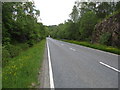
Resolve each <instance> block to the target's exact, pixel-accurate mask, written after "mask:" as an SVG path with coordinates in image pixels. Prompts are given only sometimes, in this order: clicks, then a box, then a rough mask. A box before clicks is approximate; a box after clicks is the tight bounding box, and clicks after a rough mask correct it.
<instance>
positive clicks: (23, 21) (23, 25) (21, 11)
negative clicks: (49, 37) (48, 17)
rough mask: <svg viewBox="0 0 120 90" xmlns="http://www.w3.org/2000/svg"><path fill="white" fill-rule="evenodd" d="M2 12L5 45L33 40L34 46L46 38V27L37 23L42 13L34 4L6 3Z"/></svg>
mask: <svg viewBox="0 0 120 90" xmlns="http://www.w3.org/2000/svg"><path fill="white" fill-rule="evenodd" d="M2 12H3V15H2V21H3V32H2V34H3V36H4V37H3V45H5V44H8V43H12V42H13V41H18V42H20V43H25V42H29V41H32V40H33V41H34V42H33V44H34V43H35V42H38V41H40V40H41V39H43V38H44V35H45V31H44V26H43V24H42V23H38V22H37V18H38V16H39V13H40V11H38V10H36V9H35V6H34V3H33V2H25V3H21V2H14V3H13V2H4V3H3V9H2ZM33 44H31V43H30V45H33Z"/></svg>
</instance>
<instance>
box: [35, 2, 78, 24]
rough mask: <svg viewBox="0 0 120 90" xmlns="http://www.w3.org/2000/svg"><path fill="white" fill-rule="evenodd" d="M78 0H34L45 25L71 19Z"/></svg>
mask: <svg viewBox="0 0 120 90" xmlns="http://www.w3.org/2000/svg"><path fill="white" fill-rule="evenodd" d="M75 1H76V0H34V2H35V6H36V7H37V9H39V10H40V18H41V19H42V23H43V24H44V25H57V24H59V23H63V22H64V21H65V20H67V19H69V14H70V13H71V12H72V8H73V5H74V2H75Z"/></svg>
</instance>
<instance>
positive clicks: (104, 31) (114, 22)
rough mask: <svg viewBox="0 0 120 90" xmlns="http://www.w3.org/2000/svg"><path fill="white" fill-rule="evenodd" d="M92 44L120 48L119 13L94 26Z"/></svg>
mask: <svg viewBox="0 0 120 90" xmlns="http://www.w3.org/2000/svg"><path fill="white" fill-rule="evenodd" d="M92 42H93V43H101V44H106V45H111V46H115V47H119V48H120V12H119V13H117V14H115V15H113V16H111V17H109V18H107V19H104V20H103V21H102V22H100V23H98V24H97V25H96V26H95V31H94V33H93V36H92Z"/></svg>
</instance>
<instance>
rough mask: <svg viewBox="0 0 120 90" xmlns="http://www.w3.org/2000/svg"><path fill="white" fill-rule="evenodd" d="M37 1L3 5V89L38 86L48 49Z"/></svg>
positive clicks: (4, 3)
mask: <svg viewBox="0 0 120 90" xmlns="http://www.w3.org/2000/svg"><path fill="white" fill-rule="evenodd" d="M39 16H40V11H39V10H37V9H36V7H35V5H34V3H33V2H24V3H23V2H3V3H2V36H3V37H2V69H3V72H2V84H3V88H29V87H31V86H35V85H36V84H38V81H37V80H38V72H39V70H40V66H41V63H42V59H43V53H44V48H45V37H46V36H45V26H44V25H43V24H42V23H38V22H37V19H38V17H39Z"/></svg>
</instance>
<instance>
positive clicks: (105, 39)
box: [99, 32, 111, 45]
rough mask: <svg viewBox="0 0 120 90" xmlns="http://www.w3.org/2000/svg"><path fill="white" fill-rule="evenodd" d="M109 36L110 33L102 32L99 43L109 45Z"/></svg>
mask: <svg viewBox="0 0 120 90" xmlns="http://www.w3.org/2000/svg"><path fill="white" fill-rule="evenodd" d="M110 37H111V34H110V33H107V32H106V33H104V34H102V35H101V36H100V41H99V42H100V44H103V45H110V41H109V40H110Z"/></svg>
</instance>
